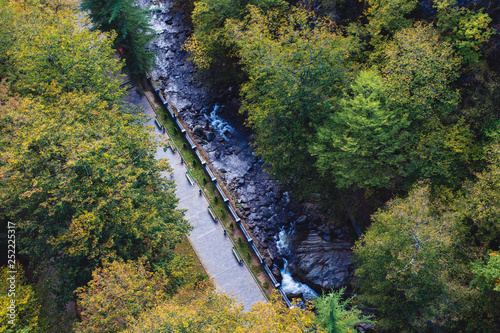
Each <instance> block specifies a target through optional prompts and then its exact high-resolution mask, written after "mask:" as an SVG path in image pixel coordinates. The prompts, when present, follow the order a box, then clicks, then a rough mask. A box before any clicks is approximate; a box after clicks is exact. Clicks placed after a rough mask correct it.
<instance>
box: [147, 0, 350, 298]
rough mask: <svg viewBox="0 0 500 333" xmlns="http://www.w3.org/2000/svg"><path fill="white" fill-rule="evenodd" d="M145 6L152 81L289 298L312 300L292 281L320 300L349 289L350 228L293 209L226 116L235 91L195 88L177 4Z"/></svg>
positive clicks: (313, 211)
mask: <svg viewBox="0 0 500 333" xmlns="http://www.w3.org/2000/svg"><path fill="white" fill-rule="evenodd" d="M140 4H141V6H143V7H145V8H146V7H149V8H150V9H151V10H152V21H151V24H152V26H153V28H154V30H155V31H156V33H157V36H158V37H157V38H156V40H155V41H154V42H153V44H152V45H151V49H152V50H153V51H155V52H156V65H155V67H154V69H153V70H152V71H151V76H152V78H153V79H154V80H155V81H156V82H157V83H158V84H159V86H160V91H161V93H162V94H163V95H164V96H165V97H166V99H167V100H169V101H170V103H171V104H172V105H174V106H175V107H176V109H177V110H178V113H179V115H180V116H181V117H182V119H183V121H184V122H185V123H186V124H188V127H189V129H190V130H191V131H192V133H193V134H194V135H195V137H196V138H197V143H198V145H199V146H201V147H203V149H204V150H205V151H206V153H207V155H208V157H209V159H210V161H211V164H212V165H213V166H214V167H215V168H216V170H217V171H218V174H219V176H220V178H221V179H222V180H223V181H224V183H225V186H226V188H227V189H228V190H229V191H230V192H231V194H232V195H233V196H234V197H235V202H236V203H237V205H238V214H239V215H240V217H241V218H242V219H243V221H244V224H245V225H246V227H247V229H248V230H249V231H250V233H251V234H252V236H253V238H254V239H255V240H256V244H257V245H258V247H259V249H260V250H261V253H263V254H265V255H266V257H267V258H266V262H267V263H268V266H269V267H270V268H271V269H272V267H273V265H277V266H279V269H280V271H281V275H282V278H283V282H282V283H283V285H284V288H285V285H286V286H288V287H289V288H285V290H286V291H287V293H289V294H290V295H291V296H292V297H293V296H298V295H300V296H303V297H305V298H308V297H313V296H307V295H314V292H313V291H310V290H308V287H304V286H301V285H300V284H298V282H296V281H294V280H293V279H291V277H292V276H293V277H294V278H295V279H297V280H299V281H301V282H304V283H306V284H307V285H308V286H310V287H311V288H312V289H314V291H315V292H316V293H320V292H321V291H323V290H329V289H332V288H334V289H338V288H340V287H342V286H345V285H347V284H348V283H349V281H350V280H351V279H352V277H353V271H354V267H353V265H352V263H351V260H350V255H351V246H352V241H350V240H349V230H348V228H347V227H338V226H333V225H331V224H328V223H326V222H325V221H324V219H322V218H321V215H320V214H319V211H318V208H317V207H316V206H315V205H314V204H311V203H308V202H294V201H293V200H292V199H291V195H290V193H289V191H286V189H283V188H282V187H281V186H280V184H279V183H278V182H277V181H275V180H273V179H272V177H270V175H269V174H268V173H267V172H266V171H265V165H264V162H263V161H262V160H261V159H260V158H259V157H258V156H255V155H254V154H253V150H252V147H251V145H250V142H251V133H249V130H248V129H247V128H245V127H244V125H243V124H241V121H240V120H238V119H235V118H234V117H233V116H232V113H231V112H228V111H227V110H228V109H231V110H234V109H236V108H237V107H238V100H237V96H236V95H235V93H234V92H233V91H232V89H231V88H230V89H229V90H228V91H224V92H220V91H219V92H217V91H213V90H211V89H209V88H207V87H206V86H205V85H204V84H203V83H202V82H199V81H197V79H196V69H195V68H194V66H193V65H192V64H191V63H190V62H189V60H188V55H187V52H186V51H185V50H184V49H183V43H184V41H185V40H186V38H187V37H188V36H189V34H190V28H189V27H188V26H187V25H186V23H185V22H184V21H183V14H182V13H180V12H178V11H176V10H175V9H174V8H173V3H172V0H167V1H163V2H160V3H152V2H151V1H147V0H141V1H140ZM284 239H286V244H285V241H284ZM285 263H286V267H285ZM274 271H276V270H274ZM280 278H281V277H280Z"/></svg>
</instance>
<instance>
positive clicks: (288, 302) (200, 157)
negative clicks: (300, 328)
mask: <svg viewBox="0 0 500 333" xmlns="http://www.w3.org/2000/svg"><path fill="white" fill-rule="evenodd" d="M147 79H148V81H149V83H150V84H151V86H152V87H153V89H154V91H155V93H156V94H157V95H158V97H159V98H160V99H161V100H162V101H164V100H165V99H164V98H163V96H162V94H161V93H160V90H159V89H158V87H157V85H156V84H155V82H154V81H153V80H152V78H151V76H149V75H148V76H147ZM146 97H147V96H146ZM148 100H149V99H148ZM150 103H151V102H150ZM163 105H164V106H165V107H166V108H167V110H168V111H169V113H170V115H171V116H172V118H173V120H174V122H175V123H176V124H177V126H178V127H179V129H180V130H181V133H182V134H184V136H185V137H186V139H187V141H188V142H189V143H190V144H191V143H192V146H191V147H193V146H195V147H196V145H195V144H194V142H192V140H191V138H190V137H189V135H188V134H187V133H186V130H185V129H184V126H182V124H181V123H180V121H179V119H178V118H177V116H176V115H175V112H174V111H173V110H172V109H171V108H170V105H169V103H168V101H166V100H165V102H164V103H163ZM153 110H154V107H153ZM155 112H156V111H155ZM165 130H166V127H165ZM167 133H168V131H167ZM172 143H173V144H174V146H175V142H173V140H172ZM175 147H176V148H177V146H175ZM192 149H193V150H195V148H192ZM177 150H178V151H179V154H180V150H179V149H178V148H177ZM195 153H196V156H197V157H198V159H199V161H200V163H202V166H203V170H205V172H206V173H207V175H208V176H209V177H210V179H211V180H212V182H213V183H214V184H215V187H216V188H217V191H218V192H219V194H220V195H221V197H222V199H223V201H224V202H225V203H226V205H227V207H228V209H229V211H230V212H231V215H233V219H234V220H235V222H236V223H237V224H238V226H239V227H240V229H241V230H242V232H243V234H244V235H245V238H246V239H247V242H248V243H249V245H250V248H251V249H252V250H253V252H254V253H255V255H256V256H257V258H258V259H259V261H260V264H261V266H262V267H263V268H264V271H265V272H266V273H267V275H268V277H269V279H270V280H271V282H272V283H273V286H274V287H275V288H276V289H278V291H279V293H280V294H281V296H282V297H283V300H284V301H285V303H286V305H287V306H288V307H293V305H292V304H291V302H290V300H289V299H288V296H287V295H286V293H285V292H284V291H283V288H282V286H281V284H280V283H279V282H278V281H277V280H276V278H275V277H274V275H273V273H272V272H271V270H270V269H269V267H267V265H266V262H265V260H264V259H263V256H262V254H261V253H260V251H259V249H257V247H256V246H255V244H254V242H253V239H252V238H251V237H250V235H249V234H248V232H247V231H246V229H245V227H244V226H243V225H242V224H241V219H240V218H239V217H238V215H237V214H236V212H235V211H234V209H233V207H232V206H231V202H230V199H229V198H228V197H227V196H226V195H225V193H224V191H223V190H222V188H221V187H220V186H219V184H218V183H217V178H216V177H215V176H214V174H213V172H212V170H211V169H210V166H209V165H208V163H206V161H205V160H204V159H203V158H202V156H201V154H199V153H198V151H197V150H195ZM186 169H187V170H188V172H189V173H191V170H189V167H188V166H187V165H186ZM193 179H195V178H194V177H193ZM200 188H201V186H200ZM202 193H203V195H204V196H205V197H206V198H207V201H208V204H209V205H210V207H212V209H213V210H214V212H215V214H216V215H217V212H216V211H215V209H214V208H213V206H212V204H211V203H210V200H208V197H207V196H206V194H205V192H204V191H202ZM217 217H218V218H219V220H220V221H222V220H221V219H220V217H219V216H218V215H217ZM221 225H222V227H223V228H224V229H225V230H226V232H227V229H226V227H225V226H224V224H223V223H221ZM229 239H230V240H231V242H232V243H233V245H234V246H235V247H236V243H235V242H234V240H233V239H232V238H231V237H229ZM243 262H244V263H245V265H246V266H247V268H248V270H249V271H250V273H251V275H252V277H253V278H254V280H255V281H256V282H257V284H258V285H259V287H260V289H261V290H262V292H263V294H264V295H265V297H266V299H268V297H267V295H266V293H265V292H264V290H263V289H262V286H261V285H260V283H259V281H258V280H257V278H256V277H255V275H254V274H253V272H252V270H251V269H250V267H249V266H248V264H247V262H246V260H243Z"/></svg>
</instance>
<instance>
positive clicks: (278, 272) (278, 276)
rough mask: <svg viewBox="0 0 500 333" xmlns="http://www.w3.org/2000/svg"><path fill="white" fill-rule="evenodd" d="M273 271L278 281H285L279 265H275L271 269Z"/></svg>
mask: <svg viewBox="0 0 500 333" xmlns="http://www.w3.org/2000/svg"><path fill="white" fill-rule="evenodd" d="M271 272H272V273H273V275H274V278H275V279H276V281H278V282H279V283H281V281H283V277H282V276H281V272H280V270H279V268H278V267H277V266H273V269H272V270H271Z"/></svg>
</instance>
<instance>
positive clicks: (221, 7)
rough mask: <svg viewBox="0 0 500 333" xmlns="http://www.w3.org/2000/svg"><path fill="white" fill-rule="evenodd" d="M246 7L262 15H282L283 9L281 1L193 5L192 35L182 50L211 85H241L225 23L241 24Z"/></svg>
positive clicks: (209, 0)
mask: <svg viewBox="0 0 500 333" xmlns="http://www.w3.org/2000/svg"><path fill="white" fill-rule="evenodd" d="M248 5H252V6H256V7H258V8H261V9H262V10H264V11H267V10H278V11H283V10H285V9H286V7H287V4H286V2H285V1H284V0H243V1H232V0H200V1H197V2H196V3H195V8H194V10H193V14H192V21H193V26H194V31H193V34H192V35H191V36H190V37H189V38H188V40H187V41H186V44H185V46H186V49H187V50H188V52H189V53H190V56H191V59H192V60H193V62H194V63H195V64H196V66H198V68H200V69H202V70H204V71H205V73H208V74H209V75H208V78H209V79H210V80H211V81H212V82H213V83H216V84H218V83H221V81H226V83H229V84H232V83H234V82H235V81H236V82H238V83H239V82H240V81H241V72H240V70H239V69H238V65H237V62H238V59H237V58H236V52H237V46H236V43H235V42H234V40H233V39H232V38H230V37H229V35H228V30H227V28H226V27H225V24H226V22H227V20H229V19H233V20H237V21H242V20H243V19H244V18H245V16H247V15H248V14H249V9H248V8H249V7H247V6H248Z"/></svg>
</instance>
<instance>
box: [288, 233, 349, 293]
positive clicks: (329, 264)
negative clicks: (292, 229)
mask: <svg viewBox="0 0 500 333" xmlns="http://www.w3.org/2000/svg"><path fill="white" fill-rule="evenodd" d="M295 251H296V255H295V264H296V265H297V268H298V274H299V276H300V278H301V279H303V280H304V281H306V282H308V284H311V285H313V286H314V287H316V289H320V288H322V289H332V288H335V289H338V288H340V287H342V286H345V285H347V284H348V283H349V282H350V281H351V280H352V278H353V271H354V267H353V265H352V262H351V254H352V250H351V244H350V243H348V242H346V241H342V240H337V239H336V240H333V241H326V240H324V239H323V237H321V236H320V235H319V234H318V233H317V232H316V231H311V232H310V233H309V234H308V235H307V237H306V238H305V239H304V240H302V241H300V243H299V244H298V245H296V250H295Z"/></svg>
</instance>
